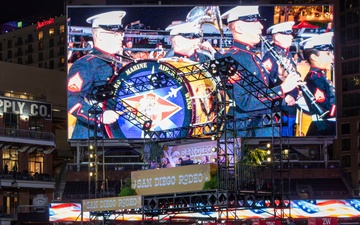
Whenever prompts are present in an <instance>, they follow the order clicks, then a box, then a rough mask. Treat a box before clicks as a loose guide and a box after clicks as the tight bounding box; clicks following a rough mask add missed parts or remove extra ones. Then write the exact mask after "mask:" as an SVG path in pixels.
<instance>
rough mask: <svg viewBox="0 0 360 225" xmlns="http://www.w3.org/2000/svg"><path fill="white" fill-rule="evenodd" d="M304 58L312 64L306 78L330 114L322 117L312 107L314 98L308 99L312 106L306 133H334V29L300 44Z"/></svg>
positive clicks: (321, 104) (322, 105) (317, 134)
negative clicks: (330, 72)
mask: <svg viewBox="0 0 360 225" xmlns="http://www.w3.org/2000/svg"><path fill="white" fill-rule="evenodd" d="M300 47H301V49H302V50H303V55H304V58H305V60H306V61H307V62H308V63H309V64H310V69H309V72H308V74H307V75H306V77H305V79H304V81H306V85H307V86H308V88H309V90H310V91H311V92H312V93H313V95H314V97H315V101H316V103H317V104H318V105H320V106H321V107H322V108H323V109H324V111H326V112H327V114H326V115H325V116H324V117H322V118H320V117H319V115H318V114H317V111H316V110H315V109H313V107H312V105H313V104H312V103H311V101H312V100H311V99H305V100H306V102H307V105H308V106H309V111H310V114H311V115H312V122H311V124H310V126H309V129H308V132H307V134H306V135H307V136H319V135H321V136H323V135H324V136H326V135H331V136H333V135H335V131H336V121H335V120H336V105H335V103H336V99H335V87H334V85H333V81H332V80H331V76H329V71H331V69H332V65H333V63H334V54H333V49H334V46H333V32H329V33H323V34H319V35H316V36H313V37H311V38H309V39H306V40H305V41H303V42H301V43H300Z"/></svg>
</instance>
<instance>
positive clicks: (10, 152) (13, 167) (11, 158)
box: [2, 145, 19, 175]
mask: <svg viewBox="0 0 360 225" xmlns="http://www.w3.org/2000/svg"><path fill="white" fill-rule="evenodd" d="M2 159H3V165H4V173H5V174H11V173H12V174H13V175H14V173H17V172H18V163H19V162H18V161H19V158H18V149H16V148H12V147H11V145H6V146H4V147H3V149H2Z"/></svg>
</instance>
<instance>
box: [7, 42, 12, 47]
mask: <svg viewBox="0 0 360 225" xmlns="http://www.w3.org/2000/svg"><path fill="white" fill-rule="evenodd" d="M7 43H8V44H7V45H8V46H7V47H8V48H12V40H8V42H7Z"/></svg>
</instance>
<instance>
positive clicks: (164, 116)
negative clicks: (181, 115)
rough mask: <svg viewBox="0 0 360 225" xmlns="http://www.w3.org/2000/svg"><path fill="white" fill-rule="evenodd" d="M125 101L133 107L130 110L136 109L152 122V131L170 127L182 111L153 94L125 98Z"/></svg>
mask: <svg viewBox="0 0 360 225" xmlns="http://www.w3.org/2000/svg"><path fill="white" fill-rule="evenodd" d="M123 101H125V102H126V103H127V104H129V105H130V106H131V107H132V109H129V110H133V109H136V111H137V112H141V113H142V114H144V115H145V116H147V117H148V118H150V119H151V120H152V126H151V128H150V129H154V128H155V127H157V126H162V127H168V126H169V124H171V123H172V121H171V117H172V116H173V115H174V114H176V113H177V112H179V111H180V110H181V109H182V107H180V106H178V105H176V104H174V103H173V102H171V101H169V100H167V98H165V97H162V96H159V95H157V94H156V93H153V92H148V93H144V94H141V95H135V96H131V97H128V98H124V99H123ZM135 114H136V112H135Z"/></svg>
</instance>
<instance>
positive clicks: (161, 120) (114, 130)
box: [105, 60, 196, 139]
mask: <svg viewBox="0 0 360 225" xmlns="http://www.w3.org/2000/svg"><path fill="white" fill-rule="evenodd" d="M176 70H177V69H176V68H175V67H174V66H172V65H171V64H169V63H159V62H157V61H156V60H140V61H137V62H133V63H130V64H127V65H126V66H125V67H123V68H121V70H120V71H119V72H118V74H117V75H116V76H114V77H113V79H112V80H111V81H110V83H111V84H112V86H113V87H114V90H115V97H114V98H113V99H112V100H108V101H106V103H105V106H106V110H114V111H116V112H117V113H118V114H119V115H120V116H119V119H118V121H117V122H116V123H114V124H110V125H105V130H106V133H107V135H108V137H109V138H126V139H139V138H144V130H143V129H142V128H143V127H142V126H143V124H142V122H143V121H151V124H150V127H149V130H151V131H164V130H171V129H176V128H180V127H184V126H189V125H190V124H191V123H192V122H193V121H194V119H195V118H194V115H195V113H194V110H196V107H195V106H194V105H193V100H192V99H191V95H192V94H191V88H190V84H189V83H188V82H186V81H184V80H183V79H182V78H181V77H178V76H177V72H176ZM189 91H190V93H189Z"/></svg>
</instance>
